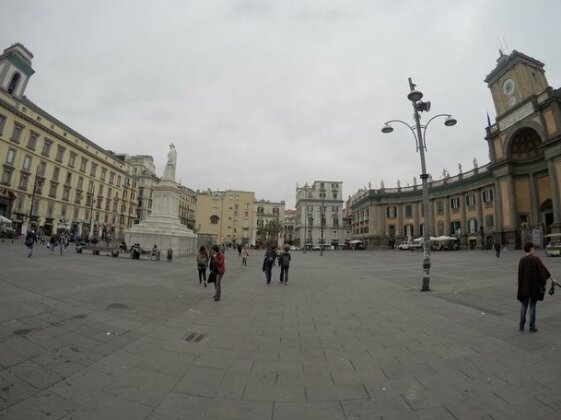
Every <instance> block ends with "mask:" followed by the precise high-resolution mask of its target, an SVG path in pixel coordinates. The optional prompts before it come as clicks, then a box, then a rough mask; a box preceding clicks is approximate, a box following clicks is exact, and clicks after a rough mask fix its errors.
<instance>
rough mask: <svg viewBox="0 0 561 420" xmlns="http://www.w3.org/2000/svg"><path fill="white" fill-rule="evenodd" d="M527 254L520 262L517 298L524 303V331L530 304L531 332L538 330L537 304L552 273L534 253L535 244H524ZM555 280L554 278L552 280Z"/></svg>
mask: <svg viewBox="0 0 561 420" xmlns="http://www.w3.org/2000/svg"><path fill="white" fill-rule="evenodd" d="M524 252H525V253H526V255H525V256H524V257H522V258H521V259H520V263H519V264H518V295H517V299H518V300H519V301H520V302H521V303H522V307H521V308H520V331H524V325H525V324H526V311H527V309H528V304H530V332H537V331H538V329H537V328H536V304H537V302H538V300H543V297H544V292H545V283H546V282H547V279H549V278H551V274H549V271H548V270H547V268H545V265H543V263H542V261H541V260H540V259H539V258H538V257H536V256H535V255H534V244H533V243H532V242H526V244H524ZM552 281H553V280H552Z"/></svg>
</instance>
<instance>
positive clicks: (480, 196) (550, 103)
mask: <svg viewBox="0 0 561 420" xmlns="http://www.w3.org/2000/svg"><path fill="white" fill-rule="evenodd" d="M543 67H544V65H543V63H541V62H540V61H538V60H536V59H534V58H532V57H529V56H527V55H524V54H522V53H520V52H518V51H513V52H512V53H511V54H510V55H508V56H506V55H503V54H502V53H501V56H500V57H499V59H498V60H497V65H496V67H495V68H494V69H493V70H492V71H491V73H489V75H488V76H487V77H486V79H485V82H486V83H487V84H488V86H489V88H490V90H491V94H492V96H493V101H494V103H495V108H496V112H497V116H496V123H495V124H492V125H491V124H490V125H489V127H487V128H486V130H487V135H486V137H485V140H487V144H488V147H489V156H490V159H491V161H490V163H489V164H487V165H485V166H483V167H481V168H478V167H477V163H476V162H474V168H473V170H470V171H468V172H466V173H460V174H458V175H457V176H454V177H449V176H446V177H445V178H444V179H442V180H438V181H433V180H432V179H431V180H430V182H429V188H430V190H429V200H430V217H431V223H430V225H431V226H432V229H431V232H430V234H431V235H436V236H439V235H441V234H445V235H455V236H457V237H458V238H460V240H461V242H462V243H463V244H464V245H473V246H482V247H484V246H487V247H489V246H490V245H491V244H492V243H493V241H494V240H496V241H500V242H502V243H503V244H505V245H508V246H510V247H517V248H519V247H521V246H522V245H523V243H524V242H525V241H527V240H532V241H533V242H535V243H536V244H539V245H543V243H544V235H545V234H548V233H550V232H560V231H561V212H560V205H561V201H560V198H561V149H560V148H559V140H560V139H561V91H560V90H559V89H553V88H551V87H550V86H549V84H548V83H547V80H546V78H545V73H544V70H543ZM421 200H422V194H421V187H420V186H419V187H417V186H414V187H408V188H393V189H385V188H380V189H377V190H376V189H374V190H373V189H368V190H363V191H358V192H357V193H356V194H354V195H353V196H352V198H351V200H350V208H351V211H352V232H353V238H355V239H363V240H364V241H365V242H366V243H367V245H369V246H374V247H375V246H385V245H387V244H388V243H394V242H395V241H400V240H403V239H408V238H412V237H417V236H421V235H422V234H423V225H424V221H425V218H424V215H423V210H422V206H421Z"/></svg>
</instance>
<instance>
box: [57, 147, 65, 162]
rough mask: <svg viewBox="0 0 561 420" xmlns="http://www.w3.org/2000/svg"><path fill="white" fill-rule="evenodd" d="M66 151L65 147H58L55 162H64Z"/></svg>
mask: <svg viewBox="0 0 561 420" xmlns="http://www.w3.org/2000/svg"><path fill="white" fill-rule="evenodd" d="M65 150H66V149H65V148H64V147H62V146H58V147H57V149H56V156H55V160H56V161H57V162H62V159H63V157H64V151H65Z"/></svg>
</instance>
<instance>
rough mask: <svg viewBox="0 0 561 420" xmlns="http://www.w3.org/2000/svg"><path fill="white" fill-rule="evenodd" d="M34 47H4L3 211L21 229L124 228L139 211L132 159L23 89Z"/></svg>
mask: <svg viewBox="0 0 561 420" xmlns="http://www.w3.org/2000/svg"><path fill="white" fill-rule="evenodd" d="M32 58H33V55H32V54H31V52H29V51H28V50H27V49H26V48H25V47H24V46H23V45H21V44H14V45H12V46H11V47H9V48H7V49H6V50H4V53H3V54H2V55H0V159H1V163H2V169H1V178H0V214H1V215H3V216H5V217H8V218H9V219H11V220H12V221H13V224H14V227H15V229H16V230H17V231H18V232H20V233H21V232H25V231H26V230H27V229H28V228H30V227H33V228H35V229H37V231H38V232H40V233H41V232H42V233H45V234H51V233H55V232H57V230H65V231H68V232H71V233H74V234H80V235H83V236H92V235H96V236H98V237H99V238H101V237H105V236H106V235H108V234H109V235H113V237H114V238H115V237H119V236H122V234H123V230H124V229H125V228H127V227H129V226H131V225H132V223H133V220H134V219H135V217H136V213H135V203H136V199H137V188H136V182H135V181H134V180H133V179H132V178H131V177H130V176H129V173H128V168H127V164H126V163H125V162H124V160H122V159H120V158H119V157H117V156H116V155H115V154H113V153H112V152H110V151H107V150H105V149H103V148H101V147H100V146H98V145H96V144H95V143H93V142H92V141H90V140H89V139H87V138H86V137H84V136H82V135H81V134H79V133H77V132H76V131H74V130H72V129H71V128H70V127H68V126H66V125H65V124H64V123H62V122H61V121H59V120H58V119H56V118H55V117H53V116H51V115H49V114H48V113H47V112H46V111H44V110H43V109H41V108H40V107H39V106H37V105H36V104H34V103H33V102H31V101H30V100H29V99H28V98H27V97H25V96H24V93H25V91H26V87H27V84H28V82H29V78H30V77H31V76H32V75H33V73H34V70H33V69H32V67H31V64H32V63H31V60H32Z"/></svg>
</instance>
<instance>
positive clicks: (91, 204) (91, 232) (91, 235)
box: [89, 194, 95, 239]
mask: <svg viewBox="0 0 561 420" xmlns="http://www.w3.org/2000/svg"><path fill="white" fill-rule="evenodd" d="M94 201H95V200H94V197H93V194H92V198H91V200H90V235H89V236H90V239H91V238H93V226H92V221H93V206H94Z"/></svg>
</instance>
